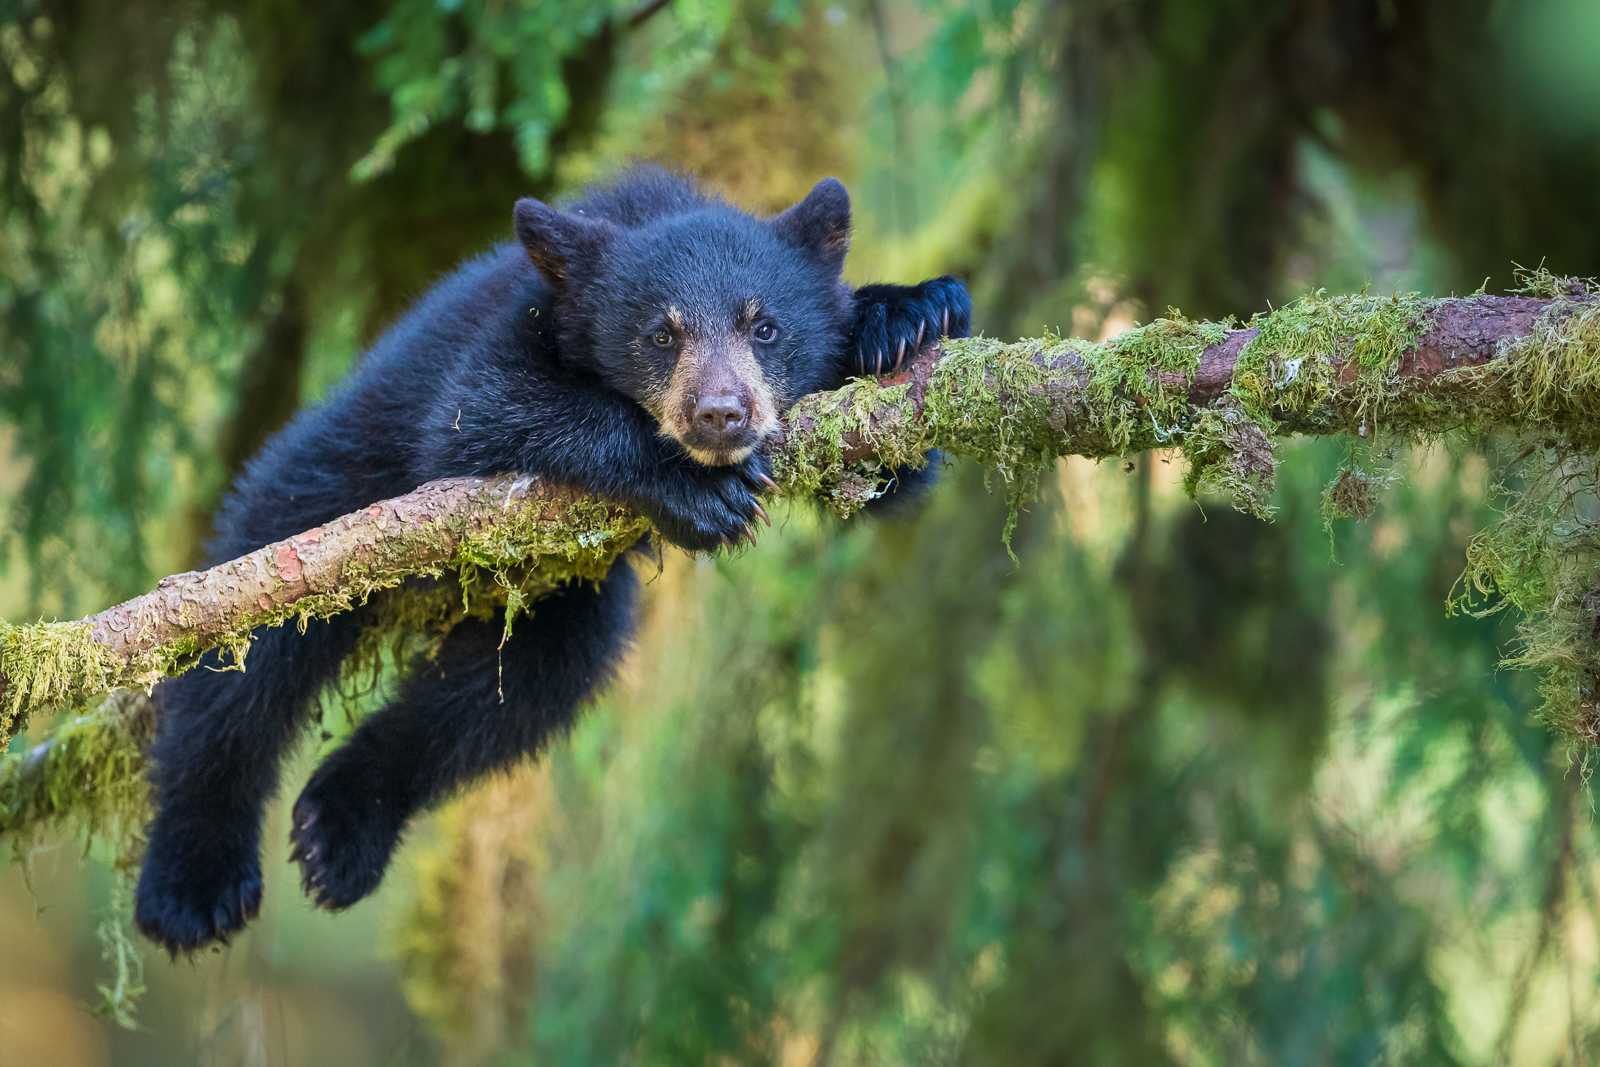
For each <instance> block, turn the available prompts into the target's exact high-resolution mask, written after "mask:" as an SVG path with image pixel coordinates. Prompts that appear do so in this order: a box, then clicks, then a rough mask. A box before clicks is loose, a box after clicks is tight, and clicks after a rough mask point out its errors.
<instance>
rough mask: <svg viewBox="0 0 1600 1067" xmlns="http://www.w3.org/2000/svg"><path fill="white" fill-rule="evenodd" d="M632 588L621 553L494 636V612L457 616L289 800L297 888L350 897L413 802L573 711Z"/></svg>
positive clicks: (427, 798)
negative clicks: (434, 648)
mask: <svg viewBox="0 0 1600 1067" xmlns="http://www.w3.org/2000/svg"><path fill="white" fill-rule="evenodd" d="M636 588H637V581H636V579H635V577H634V573H633V568H632V566H631V565H630V564H629V563H628V562H627V561H626V560H620V561H618V563H617V564H616V565H615V566H614V567H613V568H612V571H611V573H610V575H608V576H607V577H606V578H605V580H604V581H602V582H600V583H599V584H598V586H597V585H596V584H595V583H592V582H571V583H569V584H567V585H565V586H562V587H561V588H559V589H557V590H556V591H555V592H553V593H550V594H548V595H546V596H543V597H541V598H539V599H538V600H536V601H534V603H533V607H532V611H531V614H530V615H529V616H525V617H523V618H520V619H517V620H516V622H515V624H514V627H513V629H512V633H511V636H510V637H509V638H507V639H505V640H504V642H503V643H502V637H503V635H504V632H505V628H504V623H503V621H502V619H501V617H500V616H496V618H495V619H493V620H490V621H488V622H485V621H482V620H478V619H467V620H465V621H463V622H461V623H458V624H457V625H456V627H455V628H454V629H452V630H451V631H450V633H449V635H448V636H447V637H446V638H445V640H444V642H443V644H442V645H441V646H440V649H439V653H438V656H437V658H436V659H435V660H433V661H432V662H430V663H428V664H427V665H426V666H425V667H423V668H422V669H421V670H419V671H418V672H417V674H416V675H414V676H413V677H412V678H411V679H409V680H408V681H407V682H406V684H405V686H404V688H403V690H402V692H401V696H400V698H399V699H398V700H397V701H395V702H394V703H393V704H390V705H389V706H388V707H385V708H383V709H381V710H380V711H377V712H375V713H373V714H372V715H371V716H370V717H369V718H368V719H367V720H366V721H365V722H363V723H362V724H361V726H360V727H359V728H358V729H357V730H356V731H355V733H354V734H352V735H351V737H350V740H349V741H347V742H346V743H345V744H344V745H343V746H342V747H340V748H339V749H338V750H337V751H335V752H334V753H333V754H332V755H330V756H329V757H328V758H327V760H326V761H325V762H324V763H323V764H322V766H321V767H319V768H317V771H316V773H315V774H313V775H312V776H311V780H310V781H309V782H308V783H306V788H305V791H304V792H302V793H301V794H300V799H299V800H298V801H296V802H295V806H294V830H293V831H292V837H293V842H294V848H293V852H292V853H291V856H292V858H294V859H296V860H298V861H299V862H300V866H301V874H302V878H303V880H304V883H305V889H306V892H307V893H309V894H310V895H311V896H312V897H313V898H314V899H315V900H316V901H317V903H318V904H320V905H322V906H323V907H326V908H334V909H337V908H344V907H348V906H350V905H351V904H354V903H355V902H356V901H358V900H360V899H361V898H362V897H364V896H366V895H367V894H368V893H370V892H372V890H373V889H375V888H377V885H378V883H379V881H381V880H382V878H383V873H384V870H385V869H386V868H387V867H388V865H389V857H390V856H391V855H392V854H393V852H394V849H395V846H396V845H397V844H398V843H399V840H400V834H401V831H402V830H403V829H404V827H405V824H406V821H407V820H408V819H409V818H410V817H411V816H412V815H413V814H415V813H416V812H418V811H420V810H422V809H423V808H426V807H428V806H429V805H431V804H433V803H435V802H437V801H439V800H441V799H443V798H444V797H445V796H447V795H448V794H449V793H450V792H451V791H452V790H453V789H455V788H456V787H457V786H459V785H462V784H465V783H467V782H470V781H472V780H473V779H475V778H479V777H481V776H483V775H485V774H487V773H489V772H491V771H494V770H497V769H499V768H502V767H505V766H507V765H509V764H511V763H514V762H515V761H516V760H518V759H520V758H522V757H524V756H526V755H528V754H531V753H536V752H538V750H539V749H540V748H541V747H542V746H543V745H544V744H545V742H546V741H547V739H549V738H550V737H551V735H552V734H554V733H556V732H558V731H560V730H561V729H563V728H565V727H566V726H567V725H568V724H570V723H571V721H572V718H573V712H574V711H575V710H576V708H577V706H578V704H579V703H581V702H582V701H583V700H584V699H585V698H587V697H588V696H589V695H590V694H592V693H593V692H594V691H595V690H596V689H598V688H599V687H600V686H602V685H604V684H605V683H606V681H608V680H609V679H610V677H611V672H612V670H613V669H614V668H615V666H616V663H617V660H618V658H619V656H620V655H621V653H622V651H623V649H624V648H625V647H626V645H627V642H628V638H629V637H630V635H631V633H632V628H633V605H634V600H635V591H636Z"/></svg>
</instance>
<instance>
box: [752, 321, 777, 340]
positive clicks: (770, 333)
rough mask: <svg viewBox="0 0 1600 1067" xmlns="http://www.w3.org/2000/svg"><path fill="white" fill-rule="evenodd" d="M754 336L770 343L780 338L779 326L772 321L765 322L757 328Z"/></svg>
mask: <svg viewBox="0 0 1600 1067" xmlns="http://www.w3.org/2000/svg"><path fill="white" fill-rule="evenodd" d="M752 336H753V337H755V339H756V340H757V341H760V342H761V343H762V344H764V345H770V344H771V343H772V342H774V341H776V340H777V339H778V328H777V327H776V326H774V325H773V324H772V323H770V322H763V323H762V324H761V325H759V326H757V327H756V328H755V331H754V332H753V334H752Z"/></svg>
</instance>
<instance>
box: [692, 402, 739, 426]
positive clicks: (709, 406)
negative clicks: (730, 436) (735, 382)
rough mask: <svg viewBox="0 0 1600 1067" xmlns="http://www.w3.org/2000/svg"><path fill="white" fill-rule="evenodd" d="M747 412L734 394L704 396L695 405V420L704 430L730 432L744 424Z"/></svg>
mask: <svg viewBox="0 0 1600 1067" xmlns="http://www.w3.org/2000/svg"><path fill="white" fill-rule="evenodd" d="M745 415H746V412H745V410H744V405H743V404H741V403H740V402H739V398H738V397H736V396H732V395H724V396H703V397H701V398H700V401H699V402H698V403H697V404H695V406H694V421H695V424H696V425H698V426H699V427H700V428H701V429H702V430H709V431H711V432H712V433H728V432H729V431H732V430H737V429H739V428H740V427H741V426H743V425H744V420H745Z"/></svg>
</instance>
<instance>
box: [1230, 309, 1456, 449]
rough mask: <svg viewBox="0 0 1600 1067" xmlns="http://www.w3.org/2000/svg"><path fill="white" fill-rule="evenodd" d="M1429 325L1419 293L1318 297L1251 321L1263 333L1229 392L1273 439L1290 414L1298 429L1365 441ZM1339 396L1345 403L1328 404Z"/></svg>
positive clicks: (1240, 364)
mask: <svg viewBox="0 0 1600 1067" xmlns="http://www.w3.org/2000/svg"><path fill="white" fill-rule="evenodd" d="M1431 320H1432V315H1431V312H1430V302H1429V301H1427V300H1424V299H1423V298H1422V296H1421V295H1420V294H1418V293H1408V294H1405V295H1401V294H1399V293H1396V294H1394V295H1393V296H1386V297H1385V296H1373V295H1371V294H1369V293H1364V292H1363V293H1358V294H1355V295H1351V296H1333V297H1330V296H1328V295H1326V294H1325V293H1324V292H1323V291H1322V290H1318V291H1317V292H1315V293H1313V294H1311V295H1309V296H1306V297H1303V298H1302V299H1300V300H1298V301H1296V302H1295V303H1293V304H1291V305H1289V306H1288V307H1283V308H1279V309H1277V310H1276V311H1274V312H1272V313H1271V314H1268V315H1257V316H1255V317H1254V318H1252V319H1251V320H1250V323H1249V327H1250V328H1251V329H1256V330H1259V331H1260V333H1258V334H1257V335H1256V337H1255V339H1254V340H1252V341H1251V342H1250V343H1249V344H1247V345H1246V346H1245V347H1244V350H1243V351H1242V352H1240V354H1239V360H1238V363H1237V365H1236V367H1235V369H1234V374H1233V385H1232V392H1233V394H1234V395H1235V396H1237V397H1238V398H1239V400H1240V401H1241V402H1242V403H1243V404H1244V407H1245V410H1246V411H1247V412H1248V413H1249V416H1250V418H1251V419H1253V420H1255V421H1256V422H1257V423H1259V424H1260V425H1261V426H1262V427H1263V428H1264V429H1265V430H1266V431H1267V432H1268V433H1275V432H1277V430H1278V428H1279V421H1280V417H1281V415H1282V414H1283V413H1285V412H1293V413H1295V414H1296V415H1298V416H1299V418H1297V419H1296V420H1295V421H1296V424H1297V425H1309V426H1318V427H1320V428H1321V429H1322V430H1323V431H1324V432H1334V431H1339V430H1344V431H1354V432H1355V433H1357V434H1359V435H1360V436H1363V437H1365V436H1368V435H1369V434H1371V433H1373V432H1375V431H1376V429H1377V427H1378V425H1379V423H1380V422H1381V420H1382V419H1383V417H1384V413H1385V405H1386V402H1387V401H1388V400H1389V399H1391V398H1392V397H1393V396H1394V395H1395V394H1396V393H1397V392H1398V388H1399V380H1398V371H1399V368H1400V360H1401V357H1402V356H1404V355H1405V353H1406V352H1407V351H1408V350H1410V349H1412V348H1414V347H1415V346H1416V342H1417V339H1418V338H1419V337H1421V336H1422V335H1423V334H1425V333H1427V332H1428V328H1429V327H1430V325H1431V324H1432V322H1431ZM1336 396H1338V397H1340V398H1341V399H1342V400H1344V401H1345V402H1343V403H1340V404H1339V405H1337V406H1335V405H1333V404H1331V403H1330V401H1331V400H1333V399H1334V398H1335V397H1336ZM1351 399H1353V400H1354V403H1353V404H1352V403H1350V402H1349V400H1351Z"/></svg>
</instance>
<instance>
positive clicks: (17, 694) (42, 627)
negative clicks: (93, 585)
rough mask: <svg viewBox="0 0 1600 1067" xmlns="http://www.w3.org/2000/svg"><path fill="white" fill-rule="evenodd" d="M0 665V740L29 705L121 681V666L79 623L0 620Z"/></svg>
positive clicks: (21, 721)
mask: <svg viewBox="0 0 1600 1067" xmlns="http://www.w3.org/2000/svg"><path fill="white" fill-rule="evenodd" d="M0 664H4V669H5V675H6V686H5V694H4V697H3V699H0V742H3V741H5V740H6V739H8V738H9V737H10V736H11V735H12V734H13V733H14V732H15V731H16V730H19V729H21V728H22V727H23V726H25V725H26V724H27V714H28V711H29V709H30V708H36V707H59V706H61V705H64V704H67V703H69V702H71V701H72V700H73V699H74V697H75V696H77V695H78V694H82V693H86V692H87V693H103V692H105V691H106V690H108V689H110V688H112V687H113V686H116V685H122V684H126V683H124V682H123V681H122V679H123V678H124V676H125V674H126V670H127V667H126V665H125V664H123V663H121V662H119V661H118V660H117V659H116V657H114V656H113V655H112V654H111V650H110V649H109V648H107V647H106V646H105V645H102V644H101V643H100V642H98V641H96V640H95V639H94V636H93V635H92V633H91V632H90V629H89V627H88V626H87V625H86V624H84V623H82V622H42V621H41V622H37V623H34V624H33V625H31V626H12V625H10V624H9V623H5V622H0Z"/></svg>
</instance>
